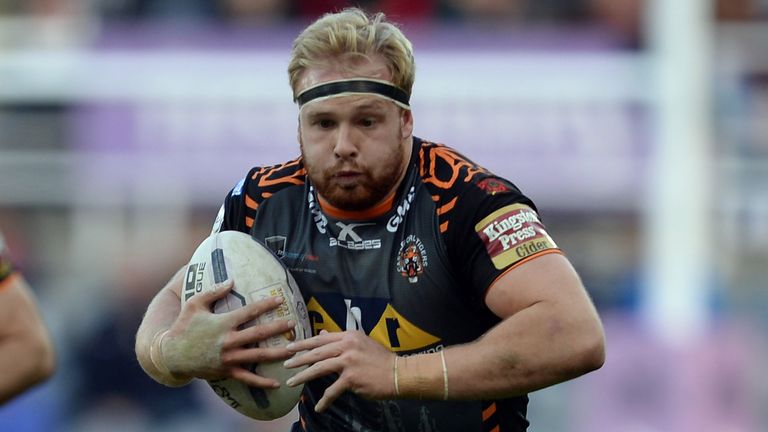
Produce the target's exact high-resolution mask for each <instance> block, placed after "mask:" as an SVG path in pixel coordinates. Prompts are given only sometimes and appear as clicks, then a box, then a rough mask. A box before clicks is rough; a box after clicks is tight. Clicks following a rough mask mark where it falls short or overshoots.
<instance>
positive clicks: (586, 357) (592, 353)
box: [578, 327, 605, 375]
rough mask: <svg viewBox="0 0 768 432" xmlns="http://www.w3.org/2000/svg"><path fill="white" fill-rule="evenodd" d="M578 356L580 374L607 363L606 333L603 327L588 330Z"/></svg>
mask: <svg viewBox="0 0 768 432" xmlns="http://www.w3.org/2000/svg"><path fill="white" fill-rule="evenodd" d="M584 336H585V337H584V338H583V343H582V344H581V348H580V350H579V351H580V352H579V354H578V357H579V358H580V359H581V361H579V366H580V368H579V369H580V370H579V374H580V375H581V374H586V373H589V372H592V371H595V370H597V369H600V368H601V367H603V365H604V364H605V334H604V333H603V330H602V328H600V327H598V328H597V329H595V330H593V331H591V332H588V333H586V334H585V335H584Z"/></svg>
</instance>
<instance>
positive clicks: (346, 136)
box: [333, 124, 358, 159]
mask: <svg viewBox="0 0 768 432" xmlns="http://www.w3.org/2000/svg"><path fill="white" fill-rule="evenodd" d="M357 151H358V148H357V140H356V138H355V136H354V132H353V130H352V128H350V127H349V126H348V125H346V124H341V125H339V128H338V129H337V132H336V142H335V143H334V146H333V154H334V155H335V156H336V157H337V158H339V159H354V158H355V157H357Z"/></svg>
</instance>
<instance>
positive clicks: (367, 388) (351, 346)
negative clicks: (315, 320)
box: [284, 330, 395, 412]
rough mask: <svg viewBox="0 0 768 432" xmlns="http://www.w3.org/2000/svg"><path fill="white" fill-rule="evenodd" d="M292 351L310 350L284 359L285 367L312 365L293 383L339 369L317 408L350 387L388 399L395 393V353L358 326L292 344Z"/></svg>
mask: <svg viewBox="0 0 768 432" xmlns="http://www.w3.org/2000/svg"><path fill="white" fill-rule="evenodd" d="M286 348H288V351H290V352H291V353H298V352H300V351H305V350H308V351H306V352H304V353H301V354H298V355H296V356H295V357H293V358H291V359H290V360H288V361H286V362H285V363H284V365H285V367H288V368H295V367H299V366H304V365H308V366H309V367H308V368H306V369H304V370H303V371H301V372H299V373H297V374H296V375H294V376H293V377H292V378H290V379H289V380H288V381H287V383H288V385H289V386H296V385H299V384H302V383H305V382H307V381H310V380H313V379H316V378H319V377H322V376H325V375H328V374H331V373H334V372H335V373H338V374H339V378H338V379H337V380H336V382H334V383H333V384H331V385H330V386H329V387H328V388H327V389H325V393H323V397H322V398H320V400H319V401H318V402H317V405H315V411H317V412H322V411H324V410H325V409H326V408H327V407H328V406H329V405H330V404H331V403H332V402H333V401H334V400H336V398H338V397H339V396H341V394H342V393H344V392H345V391H347V390H349V391H351V392H353V393H355V394H357V395H360V396H363V397H366V398H369V399H388V398H392V397H394V395H395V385H394V375H393V373H392V367H393V364H394V359H395V357H394V356H395V354H393V353H392V352H391V351H389V350H387V349H386V348H384V347H383V346H382V345H380V344H379V343H378V342H376V341H375V340H373V339H371V338H370V337H368V336H366V335H365V333H363V332H361V331H357V330H352V331H345V332H334V333H328V332H327V331H325V330H323V331H321V332H320V334H319V335H317V336H315V337H312V338H309V339H305V340H303V341H297V342H293V343H291V344H289V345H288V346H287V347H286Z"/></svg>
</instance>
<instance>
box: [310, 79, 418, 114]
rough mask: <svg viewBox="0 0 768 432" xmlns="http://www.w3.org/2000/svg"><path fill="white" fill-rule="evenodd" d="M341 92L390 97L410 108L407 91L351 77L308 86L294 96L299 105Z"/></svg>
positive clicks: (386, 84)
mask: <svg viewBox="0 0 768 432" xmlns="http://www.w3.org/2000/svg"><path fill="white" fill-rule="evenodd" d="M342 93H374V94H378V95H381V96H384V97H387V98H389V99H392V100H393V101H394V102H396V103H397V104H398V105H401V106H403V107H404V108H410V105H409V103H408V93H406V92H405V91H404V90H403V89H401V88H398V87H395V86H393V85H392V84H389V83H386V82H383V81H373V80H365V79H352V80H343V81H332V82H329V83H325V84H320V85H318V86H315V87H311V88H308V89H307V90H304V91H303V92H301V93H300V94H299V95H298V96H296V102H298V104H299V107H301V106H302V105H304V104H306V103H307V102H311V101H313V100H315V99H319V98H324V97H328V96H334V95H338V94H342Z"/></svg>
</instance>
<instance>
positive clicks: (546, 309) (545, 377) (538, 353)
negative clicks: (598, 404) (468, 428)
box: [398, 303, 603, 399]
mask: <svg viewBox="0 0 768 432" xmlns="http://www.w3.org/2000/svg"><path fill="white" fill-rule="evenodd" d="M568 317H569V314H568V308H566V307H565V306H563V307H556V306H554V305H550V304H546V303H537V304H535V305H532V306H530V307H528V308H526V309H524V310H521V311H520V312H518V313H516V314H515V315H513V316H511V317H509V318H507V319H505V320H504V321H502V322H501V323H499V324H498V325H497V326H495V327H494V328H492V329H491V330H490V331H488V333H486V334H485V335H483V336H482V337H481V338H480V339H478V340H477V341H475V342H472V343H469V344H465V345H459V346H454V347H450V348H448V349H446V350H445V352H444V353H443V355H444V357H445V366H446V367H445V375H444V371H443V361H442V359H441V357H440V356H441V355H440V353H435V354H425V355H417V356H412V357H408V358H401V359H398V381H399V382H398V386H399V388H400V397H406V398H419V397H421V398H424V399H442V398H443V397H444V393H445V384H446V382H445V379H446V378H447V387H448V397H449V399H488V398H497V397H510V396H515V395H521V394H526V393H529V392H532V391H535V390H538V389H541V388H544V387H547V386H550V385H553V384H557V383H559V382H563V381H566V380H569V379H572V378H575V377H577V376H580V375H582V374H584V373H587V372H589V371H591V370H594V369H596V368H599V367H600V365H602V362H603V335H602V328H601V327H600V324H599V321H598V320H597V319H590V317H584V316H579V317H576V316H573V317H572V318H568Z"/></svg>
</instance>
